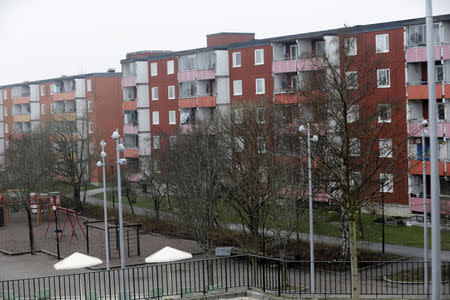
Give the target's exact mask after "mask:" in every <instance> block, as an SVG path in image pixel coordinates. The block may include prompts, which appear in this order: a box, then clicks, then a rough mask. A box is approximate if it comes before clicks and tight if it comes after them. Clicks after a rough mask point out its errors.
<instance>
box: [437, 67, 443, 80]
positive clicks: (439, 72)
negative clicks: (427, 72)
mask: <svg viewBox="0 0 450 300" xmlns="http://www.w3.org/2000/svg"><path fill="white" fill-rule="evenodd" d="M441 81H444V70H443V68H442V65H437V66H436V82H441Z"/></svg>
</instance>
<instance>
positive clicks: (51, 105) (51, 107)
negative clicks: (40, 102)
mask: <svg viewBox="0 0 450 300" xmlns="http://www.w3.org/2000/svg"><path fill="white" fill-rule="evenodd" d="M50 113H52V114H54V113H55V103H52V104H50Z"/></svg>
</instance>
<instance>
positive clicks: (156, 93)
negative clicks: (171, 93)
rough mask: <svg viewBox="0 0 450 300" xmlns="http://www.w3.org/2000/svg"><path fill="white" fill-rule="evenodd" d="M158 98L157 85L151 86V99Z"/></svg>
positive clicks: (155, 99)
mask: <svg viewBox="0 0 450 300" xmlns="http://www.w3.org/2000/svg"><path fill="white" fill-rule="evenodd" d="M157 100H159V91H158V87H157V86H152V101H157Z"/></svg>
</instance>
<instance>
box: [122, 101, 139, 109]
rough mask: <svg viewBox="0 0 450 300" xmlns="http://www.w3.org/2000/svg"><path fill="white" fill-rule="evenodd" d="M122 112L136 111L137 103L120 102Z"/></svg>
mask: <svg viewBox="0 0 450 300" xmlns="http://www.w3.org/2000/svg"><path fill="white" fill-rule="evenodd" d="M122 110H123V111H126V110H137V102H136V101H124V102H122Z"/></svg>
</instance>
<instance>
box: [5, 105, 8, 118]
mask: <svg viewBox="0 0 450 300" xmlns="http://www.w3.org/2000/svg"><path fill="white" fill-rule="evenodd" d="M7 116H8V108H7V107H5V117H7Z"/></svg>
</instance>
